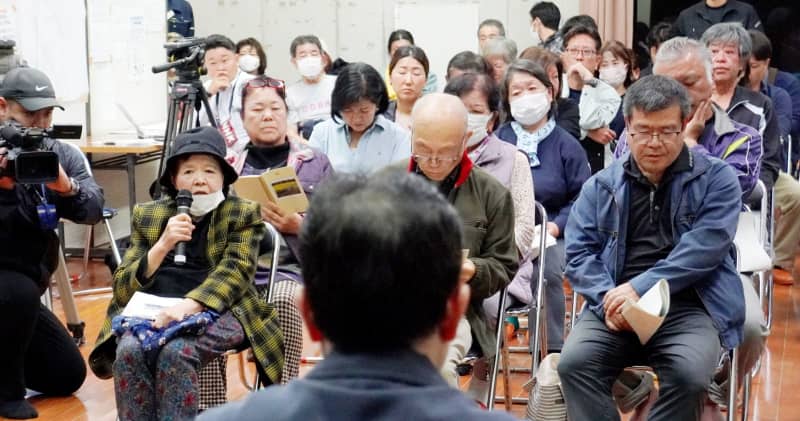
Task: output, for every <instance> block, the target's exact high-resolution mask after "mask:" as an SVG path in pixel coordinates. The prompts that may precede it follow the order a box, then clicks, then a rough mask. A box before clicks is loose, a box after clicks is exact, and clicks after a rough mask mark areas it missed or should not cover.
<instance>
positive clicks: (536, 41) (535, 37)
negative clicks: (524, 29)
mask: <svg viewBox="0 0 800 421" xmlns="http://www.w3.org/2000/svg"><path fill="white" fill-rule="evenodd" d="M528 29H530V31H531V38H533V45H540V44H541V43H542V39H541V38H539V32H538V31H536V30H535V29H533V24H530V26H529V27H528Z"/></svg>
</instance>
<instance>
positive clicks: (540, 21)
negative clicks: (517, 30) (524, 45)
mask: <svg viewBox="0 0 800 421" xmlns="http://www.w3.org/2000/svg"><path fill="white" fill-rule="evenodd" d="M529 13H530V15H531V35H532V36H533V38H534V40H535V42H534V44H537V45H538V46H539V47H542V48H544V49H546V50H548V51H550V52H552V53H555V54H561V53H562V52H563V51H564V40H563V39H562V38H561V34H560V33H559V32H558V24H559V23H560V22H561V11H560V10H558V6H556V5H555V4H553V3H551V2H549V1H540V2H538V3H536V4H534V5H533V7H531V10H530V12H529ZM557 92H560V91H557Z"/></svg>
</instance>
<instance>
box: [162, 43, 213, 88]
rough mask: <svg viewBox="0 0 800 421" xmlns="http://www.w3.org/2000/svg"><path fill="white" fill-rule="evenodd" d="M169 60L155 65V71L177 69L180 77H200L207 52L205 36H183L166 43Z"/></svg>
mask: <svg viewBox="0 0 800 421" xmlns="http://www.w3.org/2000/svg"><path fill="white" fill-rule="evenodd" d="M164 48H165V49H166V50H167V56H168V57H169V62H168V63H164V64H159V65H157V66H153V68H152V70H153V73H161V72H164V71H167V70H170V69H175V70H176V72H177V73H178V77H179V78H183V79H199V77H200V68H202V67H203V57H204V56H205V53H206V39H205V38H181V39H180V40H178V41H175V42H168V43H166V44H164Z"/></svg>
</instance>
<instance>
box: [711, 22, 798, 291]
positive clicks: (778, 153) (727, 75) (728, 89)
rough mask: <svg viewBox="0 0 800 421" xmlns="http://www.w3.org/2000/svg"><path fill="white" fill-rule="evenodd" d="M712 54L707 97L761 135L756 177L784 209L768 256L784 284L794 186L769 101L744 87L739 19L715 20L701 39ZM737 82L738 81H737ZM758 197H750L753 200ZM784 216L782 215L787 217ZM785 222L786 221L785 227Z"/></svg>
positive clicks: (794, 223) (790, 279) (744, 36)
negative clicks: (710, 90) (772, 252)
mask: <svg viewBox="0 0 800 421" xmlns="http://www.w3.org/2000/svg"><path fill="white" fill-rule="evenodd" d="M701 42H703V43H704V44H705V45H706V46H707V47H708V49H709V50H710V51H711V55H712V58H713V61H712V71H713V77H714V93H713V94H712V96H711V99H712V100H713V101H714V102H715V103H716V104H717V105H719V106H720V107H722V108H724V109H725V110H726V111H727V113H728V116H730V117H731V119H733V120H735V121H738V122H739V123H742V124H746V125H748V126H751V127H753V128H755V129H757V130H758V132H759V133H760V134H761V137H762V139H763V150H764V157H763V160H762V163H761V174H760V177H759V178H760V179H761V181H763V182H764V184H765V185H766V186H767V190H773V189H774V193H773V194H774V197H775V207H776V208H778V209H780V210H781V212H782V213H783V212H786V214H784V215H783V217H782V218H781V221H782V222H781V223H780V224H779V225H778V228H779V229H778V230H777V233H776V236H775V239H774V246H775V259H774V260H773V265H774V269H775V270H774V273H775V274H776V275H777V276H776V278H775V279H776V280H777V281H779V283H781V284H784V285H791V284H793V283H794V279H795V275H794V272H795V271H794V251H795V247H796V245H797V242H798V240H800V218H798V217H796V216H793V215H795V214H796V213H797V212H800V184H798V182H797V180H795V179H794V178H793V177H792V176H791V175H789V174H787V173H786V172H783V171H781V168H786V161H785V159H786V157H785V156H784V151H783V147H782V140H781V135H780V129H779V127H778V121H777V116H776V113H775V112H774V107H773V104H772V101H771V100H770V99H769V98H767V96H766V95H764V94H762V93H760V92H755V91H752V90H750V89H747V88H746V87H745V86H742V85H743V84H744V85H746V84H747V80H748V71H749V60H750V52H751V49H752V39H751V38H750V34H749V33H748V32H747V31H746V30H745V29H744V27H743V26H742V25H741V24H739V23H718V24H716V25H714V26H712V27H711V28H708V30H707V31H706V32H705V33H704V34H703V37H702V39H701ZM740 81H741V82H740ZM758 199H759V198H751V201H757V200H758ZM787 214H788V216H789V217H788V218H787ZM787 224H790V225H787Z"/></svg>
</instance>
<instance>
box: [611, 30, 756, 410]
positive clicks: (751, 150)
mask: <svg viewBox="0 0 800 421" xmlns="http://www.w3.org/2000/svg"><path fill="white" fill-rule="evenodd" d="M711 67H712V65H711V54H710V53H709V51H708V49H707V48H706V47H705V46H704V45H703V44H701V43H700V42H699V41H697V40H693V39H690V38H686V37H678V38H673V39H671V40H669V41H666V42H664V43H663V44H662V45H661V48H660V49H659V50H658V54H657V55H656V57H655V63H654V65H653V73H654V74H657V75H662V76H667V77H670V78H673V79H675V80H676V81H678V83H680V84H681V85H683V86H684V87H685V88H686V90H687V92H688V93H689V98H690V99H691V102H692V113H691V114H692V117H691V118H690V119H689V122H688V123H687V124H686V128H685V129H684V137H683V142H684V143H685V144H686V145H687V146H688V147H689V148H690V149H691V150H693V151H695V152H698V153H701V154H704V155H708V156H713V157H716V158H719V159H722V160H724V161H725V162H727V163H728V164H729V165H730V166H731V167H732V168H733V169H734V170H735V171H736V175H737V176H738V178H739V186H740V187H741V189H742V199H743V200H745V199H747V197H748V196H749V195H750V192H751V191H752V189H753V187H755V184H756V182H757V180H758V174H759V172H760V167H761V135H759V134H758V131H757V130H756V129H754V128H752V127H750V126H746V125H744V124H740V123H737V122H735V121H733V120H731V119H730V117H728V115H727V114H726V113H725V111H724V110H723V109H721V108H720V107H719V106H717V105H716V104H715V103H714V102H713V101H711V88H712V86H713V79H712V76H711ZM628 150H629V148H628V136H627V133H624V135H623V137H622V138H621V139H620V143H619V144H618V145H617V150H616V151H615V153H616V154H617V156H618V157H620V156H623V155H625V153H626V152H627V151H628ZM741 279H742V282H743V284H742V288H743V291H744V294H745V295H744V296H745V310H746V315H745V322H744V340H743V342H742V344H741V345H740V346H739V353H738V361H739V365H738V366H739V367H741V369H740V370H739V371H738V373H739V377H740V378H739V381H738V382H737V383H736V384H739V385H741V384H742V382H741V378H742V377H744V376H745V375H747V373H749V372H750V369H751V368H752V367H753V365H755V363H756V362H757V361H758V358H759V356H760V355H761V352H762V350H763V349H764V342H765V341H766V337H767V336H768V335H769V330H768V329H767V328H766V327H765V325H764V318H763V315H762V314H763V313H762V310H761V307H760V305H759V299H758V295H757V294H756V291H755V289H754V288H753V283H752V281H751V279H750V278H749V277H747V276H742V277H741ZM726 380H727V371H726V370H719V373H718V375H716V376H715V382H712V383H711V385H710V387H709V396H710V397H711V400H712V401H713V402H715V403H717V404H725V399H726V396H727V391H726V390H725V389H726V387H722V386H721V385H726V384H727V383H726Z"/></svg>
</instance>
